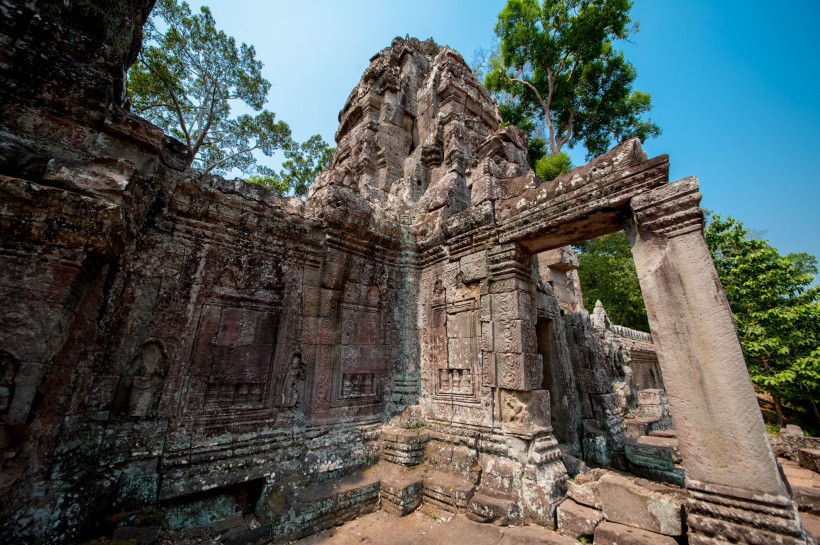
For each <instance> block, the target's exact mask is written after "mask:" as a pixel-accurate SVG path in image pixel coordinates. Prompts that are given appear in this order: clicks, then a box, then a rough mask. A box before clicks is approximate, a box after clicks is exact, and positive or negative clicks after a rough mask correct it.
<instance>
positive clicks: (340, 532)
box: [296, 509, 581, 545]
mask: <svg viewBox="0 0 820 545" xmlns="http://www.w3.org/2000/svg"><path fill="white" fill-rule="evenodd" d="M580 543H581V542H580V541H576V540H574V539H571V538H568V537H565V536H561V535H558V534H556V533H555V532H552V531H550V530H547V529H546V528H543V527H541V526H520V527H500V526H493V525H490V524H480V523H478V522H473V521H471V520H469V519H467V518H466V517H465V516H464V515H454V514H452V513H446V512H443V511H442V512H437V513H435V514H432V513H430V512H427V509H425V510H424V511H420V510H419V511H415V512H413V513H411V514H410V515H407V516H406V517H401V518H399V517H396V516H395V515H391V514H388V513H385V512H384V511H376V512H374V513H371V514H369V515H365V516H363V517H360V518H358V519H356V520H353V521H351V522H348V523H347V524H344V525H342V526H337V527H336V528H331V529H329V530H325V531H324V532H320V533H318V534H315V535H313V536H310V537H306V538H304V539H301V540H299V541H297V542H296V545H440V544H447V545H578V544H580Z"/></svg>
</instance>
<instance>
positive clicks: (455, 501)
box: [423, 470, 475, 513]
mask: <svg viewBox="0 0 820 545" xmlns="http://www.w3.org/2000/svg"><path fill="white" fill-rule="evenodd" d="M474 491H475V484H473V483H472V482H470V481H469V480H467V479H465V478H463V477H459V476H457V475H454V474H452V473H445V472H443V471H435V470H432V471H429V472H428V474H427V476H426V477H425V479H424V498H423V502H424V505H427V504H429V505H431V506H433V507H435V508H438V509H442V510H444V511H449V512H451V513H459V512H463V511H466V510H467V507H468V506H469V504H470V499H472V497H473V493H474Z"/></svg>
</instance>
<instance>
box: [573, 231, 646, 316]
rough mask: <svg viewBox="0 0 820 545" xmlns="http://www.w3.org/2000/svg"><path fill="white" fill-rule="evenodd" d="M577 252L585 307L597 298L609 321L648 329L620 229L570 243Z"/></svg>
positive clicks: (630, 258) (589, 308)
mask: <svg viewBox="0 0 820 545" xmlns="http://www.w3.org/2000/svg"><path fill="white" fill-rule="evenodd" d="M573 249H574V250H575V252H576V254H577V255H578V276H579V278H580V280H581V287H582V289H583V292H584V302H585V303H586V307H587V310H588V311H590V312H592V310H593V307H594V306H595V301H598V300H600V301H601V303H603V305H604V308H605V309H606V312H607V315H608V316H609V318H610V320H612V323H615V324H618V325H623V326H626V327H630V328H632V329H637V330H639V331H649V321H648V320H647V317H646V307H645V306H644V302H643V295H642V294H641V286H640V284H639V282H638V274H637V272H636V271H635V262H634V261H633V259H632V250H631V249H630V248H629V241H628V240H627V238H626V233H624V232H623V231H621V232H619V233H613V234H611V235H604V236H602V237H598V238H596V239H593V240H587V241H584V242H582V243H580V244H576V245H574V246H573Z"/></svg>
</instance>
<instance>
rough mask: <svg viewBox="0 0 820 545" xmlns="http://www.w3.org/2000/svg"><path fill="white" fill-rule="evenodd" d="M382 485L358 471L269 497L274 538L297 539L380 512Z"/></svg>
mask: <svg viewBox="0 0 820 545" xmlns="http://www.w3.org/2000/svg"><path fill="white" fill-rule="evenodd" d="M379 487H380V482H379V480H378V478H377V476H376V475H374V474H372V473H370V472H368V471H358V472H355V473H352V474H349V475H347V476H345V477H341V478H338V479H331V480H328V481H323V482H321V483H317V484H313V485H310V486H307V487H304V488H302V487H293V488H291V489H289V490H285V491H283V492H279V494H278V495H277V497H271V496H269V497H268V503H269V504H270V505H271V507H272V508H273V507H274V506H276V507H278V506H277V505H276V504H277V500H278V499H279V498H282V500H283V501H284V505H283V506H281V507H279V508H274V509H273V513H272V514H273V517H272V518H273V534H274V536H275V537H277V538H279V537H287V538H289V539H298V538H301V537H306V536H308V535H311V534H315V533H317V532H321V531H322V530H326V529H328V528H331V527H333V526H338V525H340V524H344V523H345V522H348V521H351V520H353V519H355V518H357V517H360V516H362V515H364V514H367V513H372V512H373V511H375V510H376V509H378V505H379Z"/></svg>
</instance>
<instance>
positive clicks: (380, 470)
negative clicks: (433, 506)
mask: <svg viewBox="0 0 820 545" xmlns="http://www.w3.org/2000/svg"><path fill="white" fill-rule="evenodd" d="M367 473H368V474H369V475H370V476H371V478H374V479H378V481H379V483H380V484H379V499H380V505H381V508H382V510H384V511H386V512H388V513H391V514H394V515H398V516H400V517H403V516H405V515H408V514H410V513H412V512H413V511H415V510H416V509H417V508H418V507H419V505H421V496H422V489H423V481H424V477H423V475H422V474H421V472H419V471H415V470H412V469H408V468H404V467H401V466H398V465H396V464H393V463H389V462H379V463H378V464H376V465H375V466H373V467H372V468H370V469H369V470H368V471H367Z"/></svg>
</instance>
